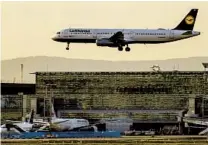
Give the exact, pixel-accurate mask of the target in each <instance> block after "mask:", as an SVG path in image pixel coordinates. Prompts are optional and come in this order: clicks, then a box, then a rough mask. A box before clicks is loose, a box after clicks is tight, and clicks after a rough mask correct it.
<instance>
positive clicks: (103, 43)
mask: <svg viewBox="0 0 208 145" xmlns="http://www.w3.org/2000/svg"><path fill="white" fill-rule="evenodd" d="M96 44H97V46H108V47H117V45H116V44H115V43H113V42H111V41H110V40H108V39H98V40H96Z"/></svg>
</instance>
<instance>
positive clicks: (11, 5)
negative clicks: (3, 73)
mask: <svg viewBox="0 0 208 145" xmlns="http://www.w3.org/2000/svg"><path fill="white" fill-rule="evenodd" d="M191 8H198V9H199V12H198V16H197V20H196V23H195V27H194V29H195V30H196V31H201V35H200V36H198V37H193V38H190V39H186V40H182V41H177V42H172V43H166V44H153V45H143V44H133V45H130V47H131V51H130V52H125V51H123V52H119V51H118V50H117V49H116V48H109V47H98V46H96V44H71V45H70V51H66V50H65V48H66V43H59V42H55V41H52V39H51V37H52V36H53V35H54V34H55V33H56V32H57V31H59V30H61V29H64V28H68V27H73V28H77V27H83V28H145V29H146V28H149V29H150V28H174V27H175V26H176V25H178V23H179V22H180V21H181V20H182V19H183V18H184V17H185V15H186V14H187V13H188V12H189V10H190V9H191ZM207 15H208V2H3V3H2V46H1V48H2V54H1V55H2V56H1V58H2V59H3V60H4V59H11V58H17V57H27V56H40V55H41V56H43V55H45V56H57V57H66V58H81V59H99V60H155V59H168V58H182V57H193V56H208V42H207V41H208V20H207V18H208V16H207Z"/></svg>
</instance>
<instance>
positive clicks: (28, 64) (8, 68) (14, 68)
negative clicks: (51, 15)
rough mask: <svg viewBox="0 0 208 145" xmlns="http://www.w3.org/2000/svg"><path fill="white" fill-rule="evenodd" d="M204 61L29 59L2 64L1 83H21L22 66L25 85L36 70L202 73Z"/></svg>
mask: <svg viewBox="0 0 208 145" xmlns="http://www.w3.org/2000/svg"><path fill="white" fill-rule="evenodd" d="M202 62H208V57H191V58H179V59H168V60H151V61H104V60H85V59H69V58H61V57H46V56H37V57H26V58H16V59H11V60H3V61H1V67H2V68H1V69H2V72H1V80H2V81H3V82H20V78H21V73H20V64H24V70H23V74H24V79H23V80H24V82H26V83H35V75H34V74H30V73H33V72H37V71H151V68H150V67H151V66H153V65H159V66H160V68H161V70H162V71H171V70H173V69H177V70H180V71H203V70H204V69H203V66H202Z"/></svg>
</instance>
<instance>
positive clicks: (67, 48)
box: [66, 42, 69, 50]
mask: <svg viewBox="0 0 208 145" xmlns="http://www.w3.org/2000/svg"><path fill="white" fill-rule="evenodd" d="M66 50H69V42H67V47H66Z"/></svg>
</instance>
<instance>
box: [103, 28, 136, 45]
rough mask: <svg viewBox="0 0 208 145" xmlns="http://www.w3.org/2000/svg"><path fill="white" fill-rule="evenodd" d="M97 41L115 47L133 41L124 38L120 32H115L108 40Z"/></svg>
mask: <svg viewBox="0 0 208 145" xmlns="http://www.w3.org/2000/svg"><path fill="white" fill-rule="evenodd" d="M99 40H100V41H101V42H103V43H107V44H113V45H115V46H118V45H125V44H128V43H130V42H131V41H133V40H132V39H131V38H130V37H127V36H126V37H125V36H124V33H123V32H121V31H118V32H116V33H115V34H114V35H112V36H111V37H110V38H100V39H99Z"/></svg>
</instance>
